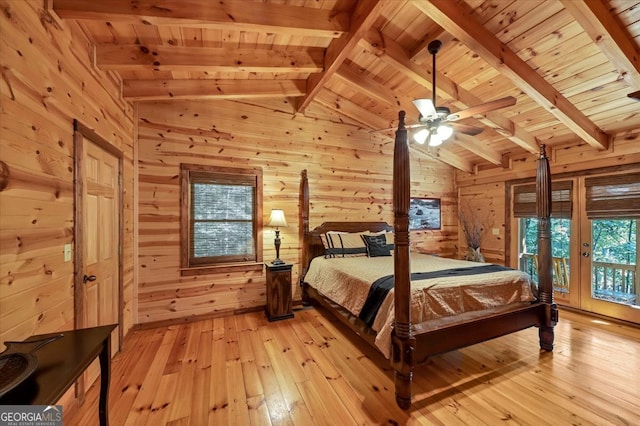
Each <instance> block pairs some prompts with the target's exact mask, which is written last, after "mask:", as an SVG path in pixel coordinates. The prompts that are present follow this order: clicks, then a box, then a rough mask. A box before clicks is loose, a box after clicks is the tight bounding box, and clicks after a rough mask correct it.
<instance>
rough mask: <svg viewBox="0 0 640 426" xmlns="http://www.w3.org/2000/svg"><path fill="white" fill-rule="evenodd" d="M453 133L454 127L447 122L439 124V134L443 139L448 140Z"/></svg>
mask: <svg viewBox="0 0 640 426" xmlns="http://www.w3.org/2000/svg"><path fill="white" fill-rule="evenodd" d="M452 134H453V127H451V126H447V125H446V124H441V125H440V126H438V136H440V139H441V140H443V141H446V140H447V139H449V138H450V137H451V135H452Z"/></svg>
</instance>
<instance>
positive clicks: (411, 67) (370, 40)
mask: <svg viewBox="0 0 640 426" xmlns="http://www.w3.org/2000/svg"><path fill="white" fill-rule="evenodd" d="M360 45H361V46H362V47H364V48H365V49H368V50H371V51H372V52H373V54H375V55H376V56H377V57H379V58H380V59H381V60H383V61H384V62H385V63H387V64H388V65H391V66H393V67H394V68H396V69H397V70H398V71H399V72H401V73H403V74H405V75H406V76H407V77H408V78H410V79H412V80H414V81H415V82H417V83H418V84H420V85H422V86H423V87H426V88H428V89H429V90H431V80H430V78H429V76H427V75H426V74H427V72H426V71H425V69H424V67H421V66H419V65H417V64H415V63H414V62H412V61H411V59H410V58H409V53H408V52H407V51H406V50H405V49H403V48H402V46H400V45H398V44H397V43H396V42H395V41H393V40H390V39H389V38H387V37H382V36H381V35H380V34H379V33H378V32H377V31H375V30H373V31H369V32H368V34H367V37H366V38H365V39H363V40H361V41H360ZM436 81H437V82H438V90H441V91H442V92H444V93H446V94H447V95H448V96H449V97H451V98H453V100H454V104H455V105H456V106H457V107H458V108H460V109H464V108H467V107H470V106H474V105H478V104H481V103H483V102H484V101H483V100H482V99H479V98H478V97H477V96H475V95H473V94H472V93H471V92H469V91H467V90H465V89H463V88H462V87H459V86H458V85H457V84H455V83H454V82H453V81H452V80H451V79H450V78H448V77H447V76H446V75H444V74H442V73H440V72H437V73H436ZM479 120H480V121H482V122H483V123H484V124H485V125H487V126H489V127H491V128H493V129H494V130H495V131H496V132H498V133H499V134H501V135H502V136H504V137H505V138H507V139H509V140H510V141H512V142H513V143H515V144H517V145H518V146H520V147H522V148H524V149H526V150H527V151H529V152H530V153H532V154H537V153H538V152H539V148H538V143H537V141H536V139H535V138H534V137H533V136H532V135H531V134H529V133H528V132H526V131H525V130H524V129H523V128H522V127H520V126H518V125H517V124H516V123H514V122H513V121H511V120H509V119H508V118H506V117H504V116H503V115H502V114H500V113H498V112H495V111H492V112H489V113H487V114H485V115H484V116H482V117H480V118H479Z"/></svg>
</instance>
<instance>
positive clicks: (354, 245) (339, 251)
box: [320, 232, 367, 258]
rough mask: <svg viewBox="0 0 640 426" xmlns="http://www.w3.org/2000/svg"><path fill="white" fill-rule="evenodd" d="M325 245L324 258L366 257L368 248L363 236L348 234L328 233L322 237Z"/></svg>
mask: <svg viewBox="0 0 640 426" xmlns="http://www.w3.org/2000/svg"><path fill="white" fill-rule="evenodd" d="M320 239H321V240H322V244H323V245H324V248H325V252H324V257H326V258H330V257H353V256H366V255H367V247H366V245H365V243H364V241H363V240H362V234H361V233H359V232H357V233H348V232H327V233H326V234H325V235H324V238H322V236H321V237H320Z"/></svg>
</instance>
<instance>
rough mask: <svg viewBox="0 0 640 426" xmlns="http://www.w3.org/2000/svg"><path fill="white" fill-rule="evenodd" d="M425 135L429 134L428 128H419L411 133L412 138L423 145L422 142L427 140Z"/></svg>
mask: <svg viewBox="0 0 640 426" xmlns="http://www.w3.org/2000/svg"><path fill="white" fill-rule="evenodd" d="M427 136H429V130H428V129H420V130H418V131H417V132H415V133H414V134H413V140H415V141H416V142H417V143H419V144H420V145H424V142H425V141H426V140H427Z"/></svg>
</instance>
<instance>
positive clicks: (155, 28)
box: [51, 0, 640, 172]
mask: <svg viewBox="0 0 640 426" xmlns="http://www.w3.org/2000/svg"><path fill="white" fill-rule="evenodd" d="M51 4H52V6H51V7H52V9H53V12H54V13H55V14H57V15H58V16H59V17H60V18H61V19H65V20H74V19H75V20H78V22H79V23H80V25H81V28H83V30H84V31H85V32H86V33H87V34H88V36H89V37H90V39H91V40H93V41H94V43H95V62H96V65H97V66H98V67H100V68H102V69H104V70H112V71H113V72H114V73H116V74H117V75H118V76H119V78H121V79H122V86H123V94H124V96H125V98H128V99H130V100H136V101H141V102H144V101H148V100H158V99H178V98H181V99H184V98H189V99H203V98H211V99H238V100H241V101H242V102H251V100H256V99H263V98H280V99H281V98H287V99H288V100H289V102H290V103H291V104H292V105H294V106H295V109H296V111H297V113H299V114H305V115H312V114H318V112H317V111H323V110H324V111H327V113H326V114H323V115H324V118H327V117H329V118H330V119H335V117H344V118H345V121H348V122H350V123H356V125H357V126H359V127H361V128H363V129H365V130H367V131H375V130H377V129H385V128H393V127H395V126H397V116H398V111H399V110H401V109H404V110H406V111H407V117H408V122H409V124H411V123H415V122H417V116H418V113H417V111H416V109H415V107H414V106H413V104H412V102H411V101H412V100H413V99H415V98H424V97H427V98H430V97H431V96H432V74H431V73H432V69H431V68H432V66H431V65H432V62H431V61H432V57H431V55H430V54H429V53H428V52H427V49H426V46H427V45H428V43H429V42H430V41H432V40H435V39H439V40H441V41H442V42H443V47H442V49H441V51H440V53H438V63H437V69H436V71H435V72H436V82H437V83H436V84H437V88H436V94H437V105H438V106H446V107H448V108H449V109H450V110H451V111H459V110H462V109H465V108H468V107H471V106H474V105H478V104H481V103H483V102H487V101H491V100H494V99H497V98H501V97H505V96H514V97H515V98H516V99H517V103H516V104H515V105H513V106H510V107H506V108H503V109H499V110H496V111H492V112H489V113H486V114H483V115H476V116H473V117H470V118H467V119H465V120H464V121H463V123H464V124H469V125H474V126H480V127H482V128H484V130H483V131H482V133H480V134H479V135H477V136H468V135H464V134H461V133H458V132H457V133H456V134H455V135H454V137H452V138H451V139H450V140H448V141H447V142H446V143H445V144H444V145H442V146H441V147H440V148H437V149H426V148H424V147H422V148H420V152H421V153H422V154H424V155H430V156H433V157H435V158H438V159H439V160H441V161H444V162H446V163H448V164H451V165H452V166H454V167H456V168H458V169H460V170H464V171H467V172H473V171H474V170H478V168H489V167H508V164H509V160H510V159H512V158H516V157H518V156H522V155H525V154H528V153H532V154H533V153H537V152H538V151H539V144H546V145H548V146H558V145H563V144H568V143H569V144H571V143H573V144H576V143H580V144H588V145H589V146H590V148H592V149H593V150H594V152H597V151H599V150H606V149H610V145H611V143H612V142H611V141H612V137H613V136H615V135H616V134H620V133H625V132H630V131H633V130H637V129H639V128H640V101H638V100H637V99H634V97H635V98H639V97H640V94H639V93H638V91H640V72H639V71H640V2H638V1H636V0H588V1H582V0H527V1H518V0H515V1H509V0H459V1H454V0H430V1H426V0H425V1H418V0H416V1H404V0H386V1H385V0H382V1H381V0H359V1H353V0H345V1H341V0H338V1H335V0H281V1H276V0H270V1H251V0H245V1H240V0H227V1H210V0H104V1H84V0H51ZM634 93H635V94H634ZM630 94H633V95H632V96H629V95H630ZM387 134H388V135H389V136H392V135H393V131H391V130H390V131H387ZM639 145H640V142H639ZM639 150H640V146H639Z"/></svg>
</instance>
